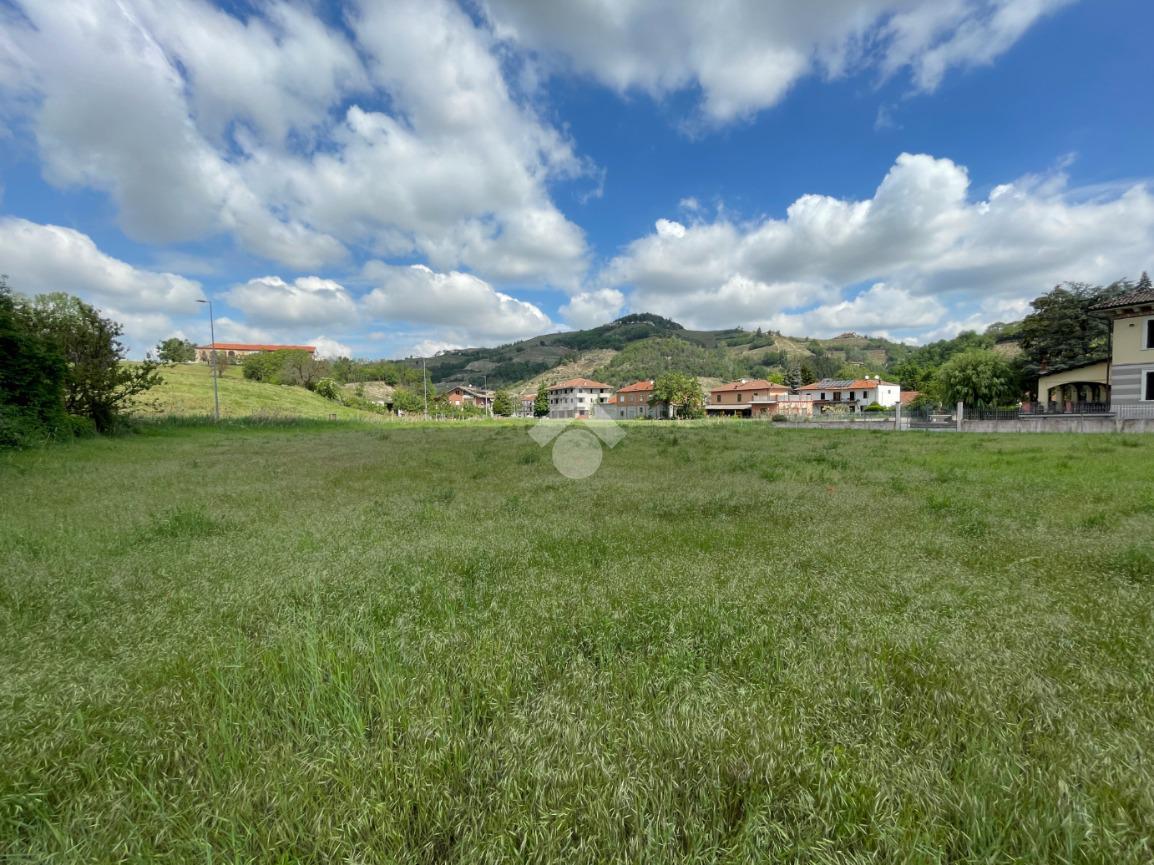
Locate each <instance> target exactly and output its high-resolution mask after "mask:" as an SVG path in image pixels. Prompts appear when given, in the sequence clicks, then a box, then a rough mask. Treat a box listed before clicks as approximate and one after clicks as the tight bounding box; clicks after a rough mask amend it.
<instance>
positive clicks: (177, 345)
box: [156, 336, 196, 363]
mask: <svg viewBox="0 0 1154 865" xmlns="http://www.w3.org/2000/svg"><path fill="white" fill-rule="evenodd" d="M156 356H157V358H159V359H160V362H161V363H190V362H191V361H194V360H196V346H195V345H193V344H192V343H191V342H189V341H188V340H187V339H181V338H180V337H178V336H173V337H169V338H168V339H166V340H164V341H163V342H161V343H160V344H159V345H157V346H156Z"/></svg>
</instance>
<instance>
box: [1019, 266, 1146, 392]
mask: <svg viewBox="0 0 1154 865" xmlns="http://www.w3.org/2000/svg"><path fill="white" fill-rule="evenodd" d="M1094 310H1095V311H1097V312H1101V313H1102V314H1104V315H1107V316H1109V317H1110V318H1111V319H1113V326H1112V329H1111V336H1110V360H1109V362H1108V363H1109V374H1108V376H1107V382H1108V384H1109V386H1110V392H1109V397H1110V405H1111V407H1112V408H1116V407H1119V406H1136V405H1154V290H1151V289H1141V290H1137V291H1130V292H1127V293H1126V294H1123V295H1121V296H1119V297H1116V298H1114V299H1113V300H1108V301H1106V302H1105V303H1100V304H1098V305H1097V306H1095V307H1094ZM1040 388H1041V384H1040V383H1039V390H1040Z"/></svg>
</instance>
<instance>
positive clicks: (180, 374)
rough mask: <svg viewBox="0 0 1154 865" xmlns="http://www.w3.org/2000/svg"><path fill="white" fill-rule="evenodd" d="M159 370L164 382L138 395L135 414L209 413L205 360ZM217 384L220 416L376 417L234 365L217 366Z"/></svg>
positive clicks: (210, 396)
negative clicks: (253, 377) (253, 378)
mask: <svg viewBox="0 0 1154 865" xmlns="http://www.w3.org/2000/svg"><path fill="white" fill-rule="evenodd" d="M160 375H161V378H162V379H163V382H162V383H161V384H160V385H159V386H158V387H156V388H153V389H152V390H150V391H148V392H147V393H146V394H145V395H143V396H142V397H141V398H140V400H139V403H138V405H137V407H136V411H135V414H136V415H137V416H138V417H141V418H156V417H168V416H174V417H188V416H196V415H200V416H204V417H207V416H209V415H211V414H212V413H213V407H214V404H213V393H212V368H211V367H209V365H208V364H204V363H178V364H167V365H165V366H164V367H163V368H162V369H161V371H160ZM218 386H219V388H220V415H221V417H223V418H236V419H244V418H250V417H253V416H258V417H263V418H266V419H274V418H283V419H286V420H293V419H301V418H314V419H318V420H324V419H327V418H329V417H330V416H335V417H336V418H337V419H338V420H374V419H378V418H379V417H380V416H379V415H375V414H373V413H371V412H365V411H360V410H358V409H355V408H350V407H348V406H344V405H340V404H339V403H336V402H333V401H332V400H328V399H325V398H324V397H322V396H318V395H317V394H315V393H313V392H312V391H308V390H305V389H304V388H303V387H289V386H287V385H283V386H282V385H275V384H265V383H264V382H259V381H250V380H248V379H246V378H245V377H244V371H243V370H242V369H241V367H239V366H222V368H221V371H220V379H219V381H218Z"/></svg>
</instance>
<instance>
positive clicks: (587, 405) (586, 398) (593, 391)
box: [549, 387, 613, 418]
mask: <svg viewBox="0 0 1154 865" xmlns="http://www.w3.org/2000/svg"><path fill="white" fill-rule="evenodd" d="M612 393H613V389H612V388H608V387H600V388H587V387H566V388H560V389H558V390H551V391H549V417H551V418H573V417H582V416H586V415H588V414H590V413H591V412H592V411H593V407H594V406H596V405H600V404H602V403H604V402H605V401H606V400H608V399H609V397H610V396H611V395H612Z"/></svg>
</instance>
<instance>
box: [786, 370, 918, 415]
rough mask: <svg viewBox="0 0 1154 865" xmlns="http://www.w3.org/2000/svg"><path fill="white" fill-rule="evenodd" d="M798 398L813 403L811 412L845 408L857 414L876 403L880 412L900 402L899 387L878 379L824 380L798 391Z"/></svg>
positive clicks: (900, 389)
mask: <svg viewBox="0 0 1154 865" xmlns="http://www.w3.org/2000/svg"><path fill="white" fill-rule="evenodd" d="M797 392H798V394H800V395H801V396H803V397H804V398H806V399H809V400H812V401H813V402H814V403H815V406H814V408H819V407H820V410H822V411H824V410H826V409H827V408H830V407H835V408H841V407H844V408H846V409H847V410H848V411H854V412H860V411H863V410H864V409H865V407H866V406H868V405H872V404H873V403H877V404H878V405H880V406H882V407H883V408H893V407H894V406H896V405H897V404H898V403H899V402H901V399H902V388H901V385H898V384H894V383H893V382H890V381H882V380H881V379H880V378H878V377H874V378H869V377H868V376H867V377H866V378H857V379H848V378H847V379H835V378H823V379H822V380H821V381H818V382H814V383H813V384H807V385H804V386H802V387H799V388H798V389H797Z"/></svg>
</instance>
